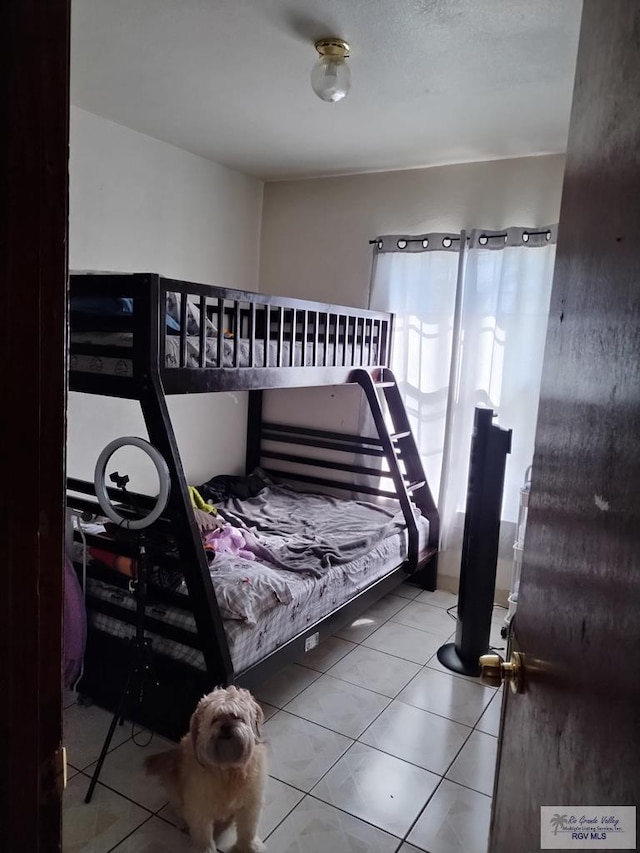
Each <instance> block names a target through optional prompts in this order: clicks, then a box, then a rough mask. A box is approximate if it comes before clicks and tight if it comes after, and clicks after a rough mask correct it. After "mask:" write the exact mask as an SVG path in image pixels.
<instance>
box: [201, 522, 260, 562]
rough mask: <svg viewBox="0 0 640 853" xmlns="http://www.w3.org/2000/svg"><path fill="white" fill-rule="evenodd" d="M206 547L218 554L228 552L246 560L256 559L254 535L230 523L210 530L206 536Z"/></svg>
mask: <svg viewBox="0 0 640 853" xmlns="http://www.w3.org/2000/svg"><path fill="white" fill-rule="evenodd" d="M204 544H205V547H206V548H208V549H209V550H211V551H215V552H216V553H218V554H221V553H228V554H234V555H236V556H238V557H242V558H243V559H245V560H255V554H254V552H253V550H252V547H255V546H254V542H253V537H252V536H251V535H250V534H249V532H248V531H247V530H239V529H238V528H237V527H232V526H231V525H230V524H225V525H224V527H218V528H216V529H215V530H212V531H210V532H209V533H207V534H206V535H205V537H204Z"/></svg>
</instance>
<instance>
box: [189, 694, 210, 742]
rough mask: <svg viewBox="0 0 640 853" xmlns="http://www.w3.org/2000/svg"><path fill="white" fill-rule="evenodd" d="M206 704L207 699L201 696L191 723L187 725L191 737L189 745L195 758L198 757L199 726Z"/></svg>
mask: <svg viewBox="0 0 640 853" xmlns="http://www.w3.org/2000/svg"><path fill="white" fill-rule="evenodd" d="M206 704H207V697H206V696H203V697H202V699H201V700H200V701H199V702H198V704H197V705H196V709H195V711H194V712H193V714H192V715H191V722H190V724H189V734H190V736H191V744H192V746H193V751H194V752H195V754H196V756H197V755H198V735H199V734H200V724H201V723H202V713H203V711H204V708H205V705H206Z"/></svg>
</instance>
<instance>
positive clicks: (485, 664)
mask: <svg viewBox="0 0 640 853" xmlns="http://www.w3.org/2000/svg"><path fill="white" fill-rule="evenodd" d="M480 680H481V681H483V682H484V683H485V684H490V685H491V686H492V687H499V686H500V685H501V684H502V682H503V681H506V682H507V684H508V685H509V687H510V688H511V691H512V693H522V692H523V691H524V666H523V656H522V654H521V653H520V652H512V653H511V660H510V661H504V660H502V658H501V657H500V655H482V656H481V657H480Z"/></svg>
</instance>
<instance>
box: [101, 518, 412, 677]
mask: <svg viewBox="0 0 640 853" xmlns="http://www.w3.org/2000/svg"><path fill="white" fill-rule="evenodd" d="M418 530H419V532H420V547H421V549H423V548H425V547H426V542H427V539H428V533H429V523H428V521H427V520H426V519H425V518H423V517H420V518H419V519H418ZM406 555H407V544H406V532H405V531H404V530H402V531H399V532H395V533H393V534H392V535H390V536H387V537H386V538H385V539H383V540H382V541H381V542H380V543H378V545H377V546H375V547H374V548H373V550H372V551H370V552H369V553H368V554H366V555H364V556H361V557H359V558H357V559H356V560H354V561H352V562H350V563H346V564H342V565H338V566H334V567H332V568H331V569H330V570H329V571H328V572H327V573H326V575H325V576H324V577H323V578H322V580H318V579H316V578H314V577H311V576H304V575H303V574H295V573H292V572H287V571H285V570H283V569H271V568H269V567H266V566H260V564H258V563H247V564H246V569H247V571H245V572H244V573H243V572H242V566H241V564H240V563H237V562H236V563H235V566H234V567H231V566H229V567H226V568H225V569H223V571H222V574H221V575H220V574H217V572H216V571H214V566H212V567H211V570H212V579H213V583H214V587H215V590H216V597H217V599H218V603H219V606H220V607H221V610H222V613H223V617H224V628H225V632H226V635H227V640H228V643H229V651H230V654H231V659H232V661H233V665H234V668H235V670H236V672H241V671H242V670H244V669H246V668H247V667H248V666H251V665H252V664H254V663H256V661H258V660H261V659H262V658H263V657H265V656H266V655H268V654H270V653H271V652H273V651H275V650H276V649H278V648H279V647H280V646H282V645H284V643H286V642H287V641H288V640H290V639H291V637H294V636H296V635H297V634H299V633H300V632H301V631H304V630H305V629H306V628H307V627H308V626H309V625H312V624H313V623H314V622H316V621H318V620H319V619H322V618H323V617H324V616H327V615H328V614H329V613H331V612H332V611H333V610H335V609H336V608H338V607H340V606H341V605H343V604H345V603H346V602H347V601H349V600H350V599H351V598H353V597H354V596H355V595H356V594H357V593H358V592H360V591H361V590H363V589H365V587H367V586H370V585H371V584H372V583H373V582H374V581H376V580H379V579H380V578H382V577H384V576H385V575H387V574H389V572H391V571H392V570H393V569H394V568H396V566H398V565H400V563H401V562H402V561H403V559H404V558H405V557H406ZM234 562H235V561H234ZM257 567H260V568H261V569H262V570H265V572H266V573H268V574H266V575H265V576H264V577H265V584H268V583H272V584H273V586H274V588H275V590H277V592H274V591H273V590H271V591H270V592H269V591H268V589H267V587H266V586H263V585H262V584H255V583H254V584H251V585H249V584H244V583H243V580H244V579H245V578H250V577H251V576H250V574H249V572H254V571H255V570H256V568H257ZM220 569H221V566H219V567H218V571H220ZM234 576H235V579H236V582H235V583H234V582H233V581H232V578H233V577H234ZM223 577H225V580H226V582H224V583H221V580H222V578H223ZM87 583H88V590H89V592H90V594H91V595H95V596H97V597H98V598H102V599H104V600H107V601H109V600H111V601H117V602H118V603H119V604H120V605H121V606H123V607H126V608H127V609H129V610H131V611H133V610H135V599H134V597H133V596H131V595H128V594H127V593H126V592H124V591H123V590H122V589H119V588H118V587H114V586H111V585H110V584H106V583H104V582H102V581H97V580H95V579H89V580H88V582H87ZM243 587H244V590H243ZM243 592H244V593H247V594H246V595H245V594H243ZM252 600H254V602H256V601H260V602H261V604H258V603H254V607H253V608H252V610H251V613H252V615H253V618H252V619H250V620H248V619H246V618H239V617H240V615H241V614H244V616H246V615H247V613H248V608H249V603H250V602H251V601H252ZM148 612H149V615H153V616H155V617H157V618H159V619H163V620H164V621H167V622H168V623H170V624H172V625H176V626H177V627H180V628H184V629H186V630H189V631H191V632H193V634H194V637H195V636H196V627H195V620H194V618H193V615H192V614H191V613H189V612H188V611H187V610H184V609H181V608H178V607H170V606H167V605H153V606H150V607H149V608H148ZM232 614H233V615H232ZM230 617H231V618H230ZM89 622H90V624H91V625H92V626H93V627H95V628H96V629H98V630H101V631H105V632H106V633H108V634H112V635H113V636H117V637H124V638H129V637H131V636H133V634H134V632H135V628H134V626H132V625H128V624H126V623H124V622H121V621H120V620H118V619H115V618H114V617H112V616H105V615H104V614H100V613H95V612H93V611H91V610H89ZM146 633H147V636H149V637H150V639H151V640H152V641H153V648H154V649H155V651H156V652H158V653H160V654H164V655H167V656H168V657H171V658H173V659H175V660H179V661H182V662H183V663H186V664H188V665H190V666H194V667H196V668H198V669H204V668H205V664H204V657H203V655H202V652H201V651H200V650H199V649H194V648H191V647H190V646H187V645H184V644H182V643H176V642H174V641H172V640H167V639H166V638H164V637H161V636H160V635H158V634H155V633H154V632H151V631H149V632H146Z"/></svg>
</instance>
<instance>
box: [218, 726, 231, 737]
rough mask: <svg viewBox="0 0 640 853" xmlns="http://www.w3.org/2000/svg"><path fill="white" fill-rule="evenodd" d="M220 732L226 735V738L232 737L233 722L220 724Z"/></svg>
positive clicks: (223, 735)
mask: <svg viewBox="0 0 640 853" xmlns="http://www.w3.org/2000/svg"><path fill="white" fill-rule="evenodd" d="M220 734H221V735H222V737H225V738H226V737H231V734H232V726H231V724H230V723H223V724H222V725H221V726H220Z"/></svg>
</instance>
